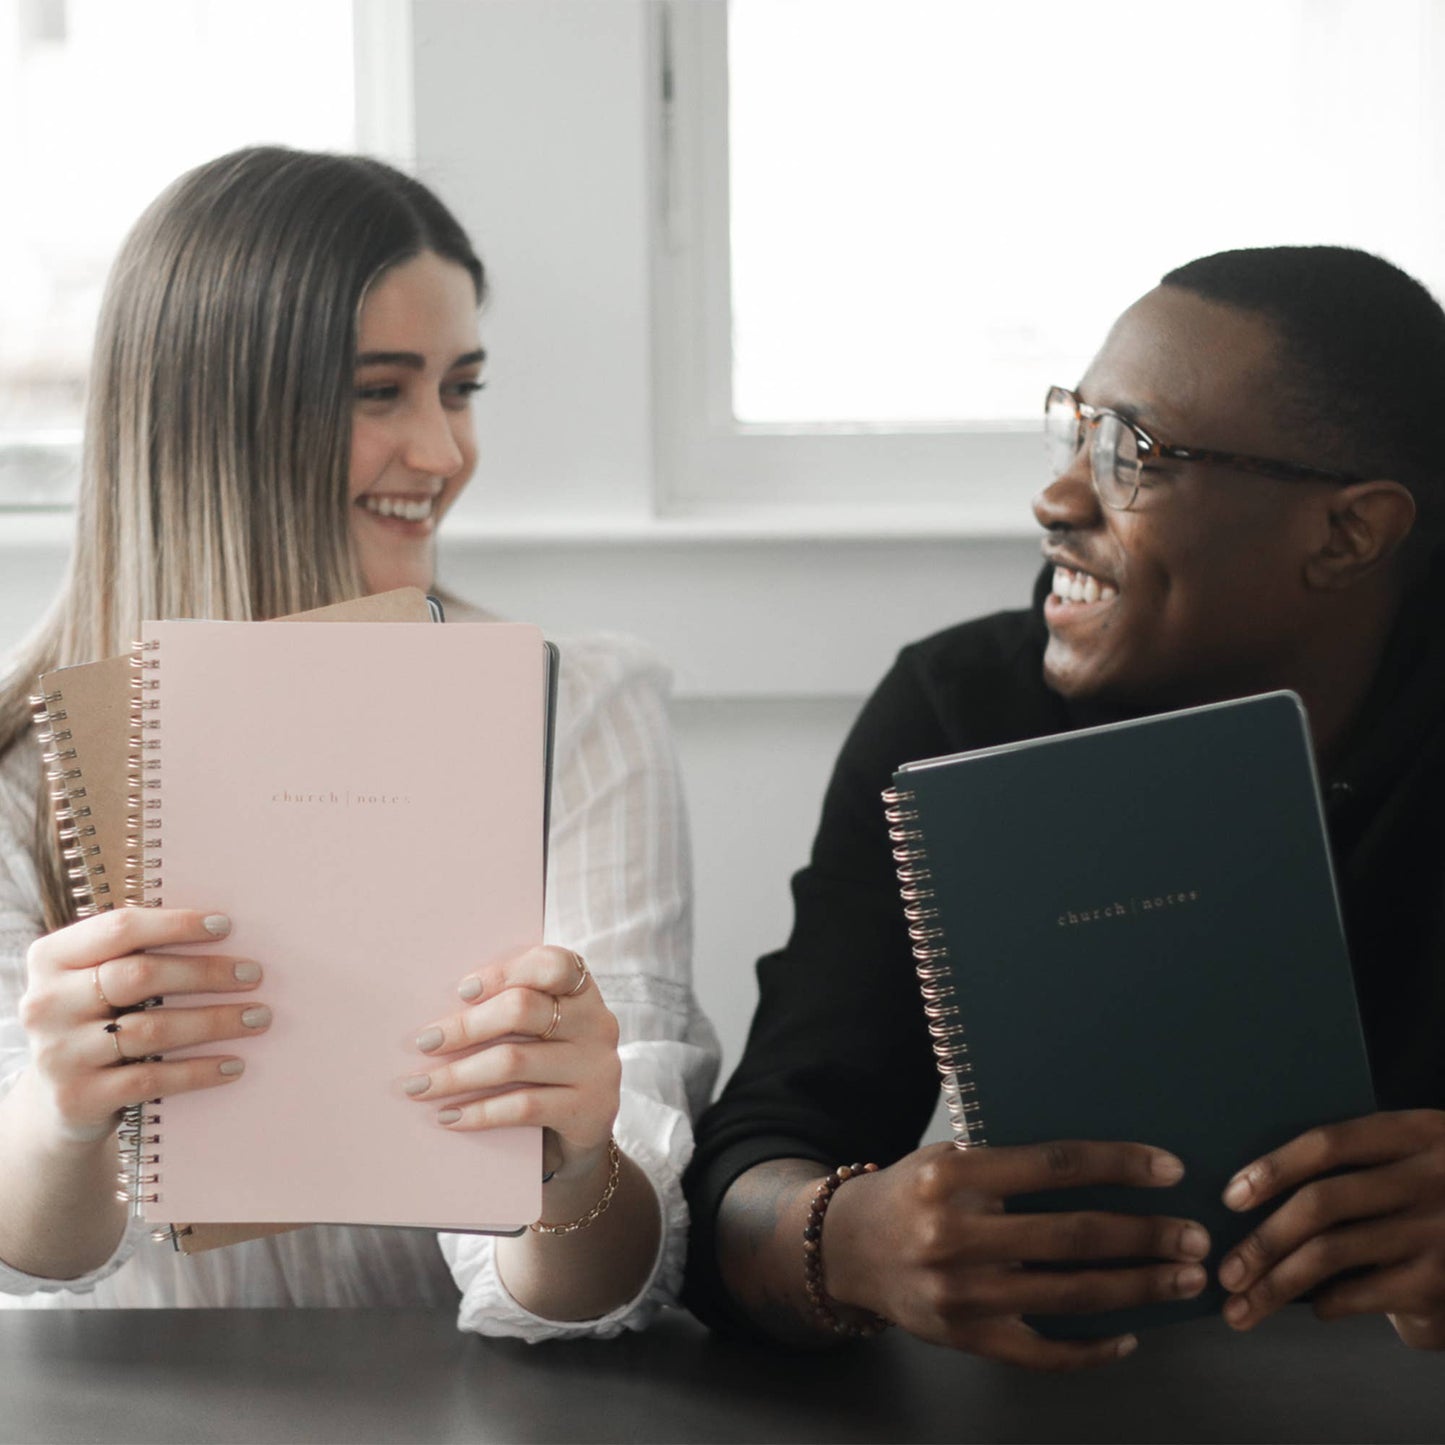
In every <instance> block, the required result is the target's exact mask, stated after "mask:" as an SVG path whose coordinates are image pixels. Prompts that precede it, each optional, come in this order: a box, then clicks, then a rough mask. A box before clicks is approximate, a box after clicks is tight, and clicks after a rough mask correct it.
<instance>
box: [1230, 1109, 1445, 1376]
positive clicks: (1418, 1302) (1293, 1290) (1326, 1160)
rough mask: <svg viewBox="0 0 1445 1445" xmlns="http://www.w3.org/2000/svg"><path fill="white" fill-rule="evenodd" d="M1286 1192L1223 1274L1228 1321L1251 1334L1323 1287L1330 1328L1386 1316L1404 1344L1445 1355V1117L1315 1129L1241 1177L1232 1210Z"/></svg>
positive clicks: (1399, 1116)
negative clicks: (1351, 1318)
mask: <svg viewBox="0 0 1445 1445" xmlns="http://www.w3.org/2000/svg"><path fill="white" fill-rule="evenodd" d="M1338 1170H1348V1171H1349V1172H1347V1173H1337V1172H1334V1171H1338ZM1322 1175H1328V1176H1329V1177H1325V1178H1322V1177H1320V1176H1322ZM1289 1190H1296V1191H1297V1192H1295V1193H1294V1195H1293V1196H1292V1197H1291V1198H1289V1199H1288V1200H1287V1201H1286V1202H1285V1203H1284V1204H1282V1205H1280V1207H1279V1208H1278V1209H1276V1210H1275V1211H1274V1213H1273V1214H1271V1215H1270V1216H1269V1218H1268V1219H1266V1220H1265V1221H1264V1222H1263V1223H1262V1224H1261V1225H1260V1226H1259V1227H1258V1228H1257V1229H1255V1230H1254V1232H1253V1233H1252V1234H1250V1235H1249V1236H1248V1237H1247V1238H1245V1239H1244V1240H1243V1241H1241V1242H1240V1244H1239V1245H1237V1246H1236V1247H1235V1248H1234V1249H1233V1250H1231V1251H1230V1253H1229V1254H1228V1255H1227V1256H1226V1257H1225V1259H1224V1260H1223V1262H1222V1263H1221V1264H1220V1267H1219V1282H1220V1283H1221V1284H1222V1285H1223V1286H1224V1287H1225V1289H1227V1290H1229V1291H1231V1293H1232V1296H1233V1297H1232V1298H1231V1299H1230V1300H1229V1301H1228V1303H1227V1304H1226V1305H1225V1307H1224V1317H1225V1319H1226V1320H1227V1321H1228V1322H1229V1323H1230V1324H1231V1325H1233V1326H1234V1328H1235V1329H1237V1330H1248V1329H1252V1328H1253V1327H1254V1326H1255V1325H1257V1324H1258V1323H1259V1322H1260V1321H1261V1320H1263V1319H1265V1318H1267V1317H1268V1316H1269V1315H1272V1314H1273V1313H1274V1312H1275V1311H1276V1310H1277V1309H1279V1308H1280V1306H1281V1305H1283V1304H1286V1303H1287V1302H1288V1301H1290V1300H1292V1299H1297V1298H1298V1297H1299V1296H1300V1295H1302V1294H1304V1293H1305V1292H1306V1291H1307V1290H1311V1289H1316V1288H1318V1293H1317V1294H1316V1295H1315V1298H1314V1301H1313V1304H1314V1312H1315V1314H1316V1315H1318V1316H1319V1317H1320V1319H1322V1320H1335V1319H1341V1318H1343V1317H1344V1316H1346V1315H1356V1314H1388V1315H1389V1316H1390V1317H1391V1321H1392V1323H1393V1324H1394V1326H1395V1329H1396V1332H1397V1333H1398V1334H1399V1336H1400V1338H1401V1339H1402V1340H1404V1341H1405V1343H1406V1344H1408V1345H1413V1346H1416V1347H1417V1348H1421V1349H1445V1112H1442V1111H1441V1110H1438V1109H1411V1110H1407V1111H1403V1112H1400V1113H1392V1114H1369V1115H1366V1116H1365V1117H1364V1118H1363V1119H1351V1120H1348V1121H1347V1122H1345V1123H1343V1124H1331V1125H1327V1126H1326V1127H1324V1128H1321V1129H1311V1130H1310V1131H1309V1132H1308V1133H1305V1134H1301V1135H1300V1136H1299V1138H1297V1139H1293V1140H1291V1141H1290V1142H1289V1143H1288V1144H1285V1145H1284V1146H1283V1147H1282V1148H1279V1149H1276V1150H1274V1151H1273V1153H1270V1154H1266V1155H1264V1156H1263V1157H1262V1158H1260V1159H1256V1160H1255V1161H1254V1162H1253V1163H1252V1164H1249V1165H1247V1166H1246V1167H1245V1168H1244V1169H1241V1170H1240V1172H1239V1173H1238V1174H1237V1175H1235V1177H1234V1179H1233V1180H1231V1181H1230V1185H1229V1188H1228V1189H1227V1190H1226V1191H1225V1195H1224V1202H1225V1203H1226V1204H1227V1205H1229V1207H1230V1208H1231V1209H1254V1208H1257V1207H1258V1206H1259V1205H1261V1204H1264V1203H1266V1202H1267V1201H1268V1200H1271V1199H1274V1198H1277V1197H1278V1196H1279V1195H1280V1194H1282V1193H1286V1192H1287V1191H1289ZM1339 1274H1344V1275H1345V1276H1346V1277H1345V1278H1343V1279H1341V1280H1339V1281H1338V1282H1336V1283H1334V1284H1330V1283H1328V1281H1330V1280H1331V1279H1332V1278H1333V1277H1334V1276H1336V1275H1339ZM1321 1286H1322V1287H1321Z"/></svg>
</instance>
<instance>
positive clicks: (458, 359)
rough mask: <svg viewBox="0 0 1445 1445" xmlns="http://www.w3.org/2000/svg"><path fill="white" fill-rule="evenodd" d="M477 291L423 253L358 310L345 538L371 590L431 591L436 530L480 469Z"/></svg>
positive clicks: (457, 269)
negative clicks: (475, 404) (475, 400)
mask: <svg viewBox="0 0 1445 1445" xmlns="http://www.w3.org/2000/svg"><path fill="white" fill-rule="evenodd" d="M485 358H486V353H485V352H484V351H483V350H482V348H481V345H480V343H479V341H478V339H477V294H476V290H475V288H474V287H473V285H472V278H471V277H470V276H469V275H468V274H467V272H466V271H465V270H464V269H463V268H462V267H461V266H459V265H457V263H456V262H454V261H447V260H443V258H442V257H440V256H438V255H436V254H435V253H434V252H431V251H424V252H423V253H422V254H421V255H419V256H415V257H413V258H412V259H411V260H410V261H404V262H402V263H400V264H399V265H396V266H393V267H392V268H391V269H390V270H389V271H386V272H384V273H383V274H382V276H381V277H380V279H379V280H378V281H377V282H376V283H375V284H374V285H373V286H372V287H371V289H370V291H369V292H368V293H367V296H366V300H365V301H364V302H363V303H362V307H361V317H360V320H359V323H358V327H357V346H356V376H355V387H354V392H353V395H354V397H355V401H354V403H353V405H352V412H351V479H350V480H351V486H350V495H351V535H352V537H353V539H354V541H355V543H356V555H357V559H358V561H359V562H360V564H361V575H362V577H363V579H364V580H365V582H366V587H367V590H368V591H369V592H386V591H389V590H390V589H391V588H393V587H421V588H423V589H426V588H430V587H431V585H432V582H433V578H434V575H435V570H436V529H437V524H438V523H439V522H440V521H441V519H442V516H443V515H444V514H445V512H446V510H447V508H448V507H450V506H451V504H452V503H453V502H454V501H455V500H456V497H457V493H458V492H460V491H461V489H462V488H463V487H464V486H466V484H467V481H468V480H469V479H470V477H471V475H472V470H473V468H475V466H476V464H477V441H476V428H475V423H474V421H473V417H472V406H471V401H472V393H473V392H475V391H477V390H478V388H479V387H480V384H481V383H480V375H481V370H482V362H483V361H484V360H485Z"/></svg>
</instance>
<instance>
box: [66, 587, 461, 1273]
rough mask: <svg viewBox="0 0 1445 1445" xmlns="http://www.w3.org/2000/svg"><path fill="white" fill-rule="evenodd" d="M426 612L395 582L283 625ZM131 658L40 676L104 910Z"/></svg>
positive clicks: (116, 884)
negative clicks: (62, 738)
mask: <svg viewBox="0 0 1445 1445" xmlns="http://www.w3.org/2000/svg"><path fill="white" fill-rule="evenodd" d="M431 618H432V611H431V608H430V605H429V602H428V599H427V597H426V594H425V593H423V592H422V591H421V590H420V589H419V588H416V587H399V588H396V589H395V590H393V591H390V592H379V593H376V594H374V595H372V596H369V597H358V598H355V599H353V600H351V601H348V602H338V603H333V604H332V605H330V606H327V607H320V608H316V609H314V610H313V611H310V612H302V613H299V614H297V615H296V616H294V617H284V618H278V619H276V620H277V621H281V622H295V621H312V622H353V621H356V622H427V621H430V620H431ZM130 681H131V666H130V656H129V654H125V655H123V656H121V657H107V658H102V659H100V660H99V661H97V662H85V663H79V664H76V665H75V666H72V667H64V668H58V669H57V670H56V671H54V672H49V673H45V674H44V675H43V676H42V677H41V679H40V683H41V690H42V691H43V692H44V693H46V694H56V693H58V694H59V695H60V697H61V699H62V702H61V703H60V707H61V708H62V710H63V711H64V713H65V717H64V720H63V721H64V726H65V728H66V729H67V730H68V732H69V734H70V736H69V738H68V739H67V741H66V747H67V748H69V749H72V750H73V751H74V757H73V758H70V759H68V760H67V764H68V766H71V767H74V768H75V769H77V770H78V772H79V775H80V776H79V781H78V788H79V796H78V801H77V803H76V806H77V807H78V808H83V809H85V816H84V817H83V818H81V819H78V821H79V822H80V824H81V825H82V826H83V827H88V828H92V829H94V832H93V833H91V834H89V835H87V836H86V837H85V838H84V839H83V840H82V841H83V844H84V846H85V847H86V848H87V849H90V848H93V849H94V850H95V851H94V853H93V854H92V855H90V856H89V857H88V858H87V860H86V861H87V863H88V866H89V868H90V873H91V879H90V884H91V889H92V895H93V906H94V908H95V910H96V911H97V912H105V911H106V910H107V909H110V908H113V907H116V906H117V905H119V904H121V903H123V902H124V901H125V866H126V816H127V808H128V804H129V794H130V788H129V783H128V781H127V776H126V765H127V761H128V757H129V751H130V700H131V699H130ZM295 1227H297V1226H294V1225H287V1226H275V1225H267V1226H257V1227H256V1228H255V1229H249V1228H248V1226H246V1225H240V1224H233V1225H225V1226H207V1225H200V1226H194V1225H186V1224H178V1225H177V1226H176V1228H175V1231H174V1234H173V1239H174V1242H175V1244H176V1246H177V1248H178V1249H180V1250H181V1252H182V1253H184V1254H200V1253H203V1252H204V1251H205V1250H208V1249H216V1248H219V1247H220V1246H222V1245H226V1244H238V1243H241V1242H243V1241H244V1240H246V1239H254V1238H260V1237H261V1236H262V1235H263V1234H275V1233H278V1232H279V1231H280V1230H281V1229H282V1228H295Z"/></svg>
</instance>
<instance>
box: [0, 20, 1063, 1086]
mask: <svg viewBox="0 0 1445 1445" xmlns="http://www.w3.org/2000/svg"><path fill="white" fill-rule="evenodd" d="M413 55H414V64H415V75H414V77H413V82H414V83H413V93H414V95H415V101H416V114H415V152H416V158H417V166H418V170H419V172H420V174H421V175H422V176H423V177H424V178H425V179H427V180H428V181H430V182H431V183H433V184H434V185H436V186H437V187H438V188H439V189H440V190H441V191H442V192H443V194H444V195H445V196H446V198H447V199H448V201H449V202H450V203H451V204H452V205H454V206H455V207H456V209H457V210H458V211H459V213H460V214H461V216H462V219H463V220H464V222H465V223H466V224H467V226H468V227H469V229H470V230H471V232H472V234H473V235H474V237H475V238H476V240H477V243H478V245H479V247H480V248H481V250H482V252H483V255H484V258H485V260H486V262H487V265H488V267H489V269H490V271H491V273H492V276H493V282H494V291H493V301H492V304H491V306H490V308H489V310H488V312H487V313H486V316H485V319H484V340H485V344H486V345H487V347H488V348H489V350H490V352H491V355H492V360H491V362H490V363H489V369H490V371H491V375H492V378H493V382H492V386H491V388H490V389H489V390H488V392H487V393H486V394H485V400H484V401H483V403H482V411H481V418H480V419H481V428H482V435H483V460H482V464H481V469H480V473H479V476H478V480H477V482H476V483H475V484H474V487H473V489H472V492H471V494H470V495H469V496H468V497H467V498H466V500H465V501H464V503H463V505H462V506H461V507H460V508H459V509H458V512H457V513H456V514H455V516H454V518H453V521H452V523H451V525H450V526H449V528H448V532H449V537H447V538H444V542H443V574H444V577H445V580H446V581H447V582H448V583H449V584H450V585H451V586H453V587H454V588H455V589H456V590H457V591H458V592H460V593H462V594H463V595H465V596H468V597H471V598H474V599H476V600H478V601H480V602H482V603H484V604H485V605H487V606H489V607H491V608H493V609H495V610H497V611H499V612H502V613H505V614H507V615H511V616H514V617H519V618H528V619H532V620H535V621H537V622H539V623H541V624H542V625H544V626H546V627H548V628H549V629H551V630H553V631H557V632H563V633H566V632H576V631H581V630H588V629H599V628H600V629H615V630H624V631H629V632H633V633H637V634H640V635H641V636H643V637H646V638H648V639H650V640H651V641H652V642H653V644H654V645H655V646H656V647H657V648H658V649H659V651H660V652H661V653H662V654H663V655H664V657H666V658H667V659H668V660H669V661H670V662H671V664H672V665H673V667H674V669H675V671H676V674H677V678H678V697H677V701H676V704H675V708H674V720H675V723H676V727H677V737H678V747H679V754H680V757H681V760H682V765H683V769H684V773H685V780H686V784H687V789H688V794H689V798H690V803H691V812H692V820H693V829H694V840H695V842H694V848H695V858H696V873H697V960H696V962H697V976H698V987H699V991H700V994H701V997H702V999H703V1001H704V1003H705V1005H706V1006H707V1007H708V1008H709V1010H710V1011H711V1012H712V1014H713V1015H714V1018H715V1019H716V1021H717V1023H718V1025H719V1028H720V1032H721V1033H722V1036H723V1040H724V1046H725V1049H726V1053H727V1061H728V1062H729V1063H731V1062H732V1061H735V1060H736V1058H737V1054H738V1049H739V1047H740V1045H741V1042H742V1038H743V1034H744V1032H745V1029H746V1024H747V1019H748V1016H749V1015H750V1013H751V1009H752V1003H753V998H754V984H753V975H752V965H753V962H754V960H755V959H756V957H757V956H758V955H759V954H761V953H763V952H765V951H767V950H768V949H770V948H773V947H776V946H777V945H778V944H779V943H780V942H781V941H782V940H783V939H784V937H785V936H786V932H787V926H788V919H789V902H788V894H787V881H788V877H789V874H790V873H791V872H792V870H793V869H795V868H796V867H798V866H799V865H800V864H801V863H802V862H803V861H804V860H805V857H806V853H807V847H808V842H809V839H810V837H811V833H812V829H813V825H814V822H815V819H816V814H817V808H818V803H819V801H820V799H821V795H822V789H823V785H824V782H825V780H826V777H827V774H828V771H829V769H830V767H831V763H832V759H833V756H834V754H835V753H836V750H837V747H838V744H839V743H840V742H841V740H842V737H843V734H844V733H845V731H846V729H847V727H848V724H849V723H850V721H851V719H852V717H853V715H854V713H855V712H856V710H857V707H858V705H859V703H860V701H861V699H862V697H863V696H864V695H865V694H866V692H867V690H868V689H869V688H870V687H871V686H872V685H873V683H874V682H875V681H876V680H877V678H878V677H879V676H880V675H881V673H882V672H883V670H884V669H885V668H886V666H887V665H888V662H889V660H890V659H891V657H892V655H893V653H894V652H895V651H896V650H897V648H898V647H899V646H900V645H901V644H902V643H904V642H906V641H908V640H909V639H911V638H913V637H917V636H920V635H922V634H924V633H926V632H930V631H933V630H934V629H936V628H938V627H941V626H944V625H946V624H948V623H950V622H953V621H957V620H959V619H961V618H964V617H968V616H971V615H975V614H978V613H981V612H986V611H991V610H994V609H997V608H1000V607H1006V606H1017V605H1020V604H1021V603H1022V602H1023V601H1024V600H1025V599H1026V597H1027V590H1028V584H1029V580H1030V578H1031V576H1032V574H1033V571H1034V568H1035V566H1036V565H1037V561H1038V552H1037V547H1036V544H1035V543H1034V542H1033V541H1031V540H1028V539H1027V538H1025V537H1023V536H1016V537H994V538H987V539H985V538H973V539H970V538H966V537H962V538H960V537H954V538H945V537H940V536H937V535H929V533H928V532H927V530H926V529H922V528H919V527H918V526H917V524H916V523H912V522H909V521H908V520H907V519H906V518H902V517H901V515H900V518H899V519H895V520H896V525H890V523H889V519H888V518H886V517H885V518H882V519H875V530H874V531H872V532H868V533H862V534H860V533H858V532H857V530H856V527H854V526H850V525H849V524H847V523H845V522H843V521H839V520H837V519H829V518H828V517H827V516H826V515H825V514H814V515H813V516H811V517H809V518H807V519H804V520H801V521H800V520H798V519H796V518H794V519H786V518H785V519H778V518H773V519H770V520H769V521H767V522H759V523H757V524H755V525H752V524H748V523H746V522H744V523H742V524H737V523H734V524H732V525H729V526H727V527H725V528H720V527H718V526H708V525H706V524H689V523H682V522H677V521H675V520H670V519H667V518H659V516H658V515H657V509H656V507H655V505H654V496H655V491H656V480H657V479H656V477H655V475H654V446H653V437H654V434H655V417H654V415H653V410H652V396H653V387H652V374H651V365H652V362H651V358H652V346H651V336H652V317H651V292H650V285H649V274H650V255H649V233H650V228H649V223H648V205H649V194H650V192H649V175H650V166H651V159H650V144H651V141H650V135H649V126H648V108H647V105H646V104H645V101H646V97H647V87H648V86H649V85H650V84H651V83H652V76H651V74H650V69H649V62H648V48H647V36H646V27H645V7H644V5H643V4H642V3H640V0H608V3H606V4H602V3H597V0H488V3H487V4H484V5H482V4H475V5H473V4H457V3H450V0H419V3H418V4H417V5H416V7H415V28H414V34H413ZM1026 506H1027V499H1026V498H1023V497H1021V498H1020V499H1019V508H1020V516H1021V518H1022V519H1026ZM879 529H881V530H879ZM65 548H66V528H65V525H64V523H63V521H62V520H60V519H35V518H21V517H14V516H11V517H5V516H3V515H0V650H3V649H4V648H6V647H8V646H9V645H10V644H11V643H12V642H13V641H14V640H15V638H17V637H18V636H19V635H20V633H21V632H22V631H23V630H24V628H25V627H26V626H28V625H29V623H30V622H31V621H33V620H34V618H35V617H37V616H38V615H39V613H40V611H41V609H42V608H43V606H44V604H45V601H46V600H47V599H48V597H49V596H50V594H51V593H52V591H53V589H54V587H55V585H56V583H57V582H58V579H59V576H60V572H61V568H62V565H63V560H64V554H65ZM880 826H881V822H880Z"/></svg>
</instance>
